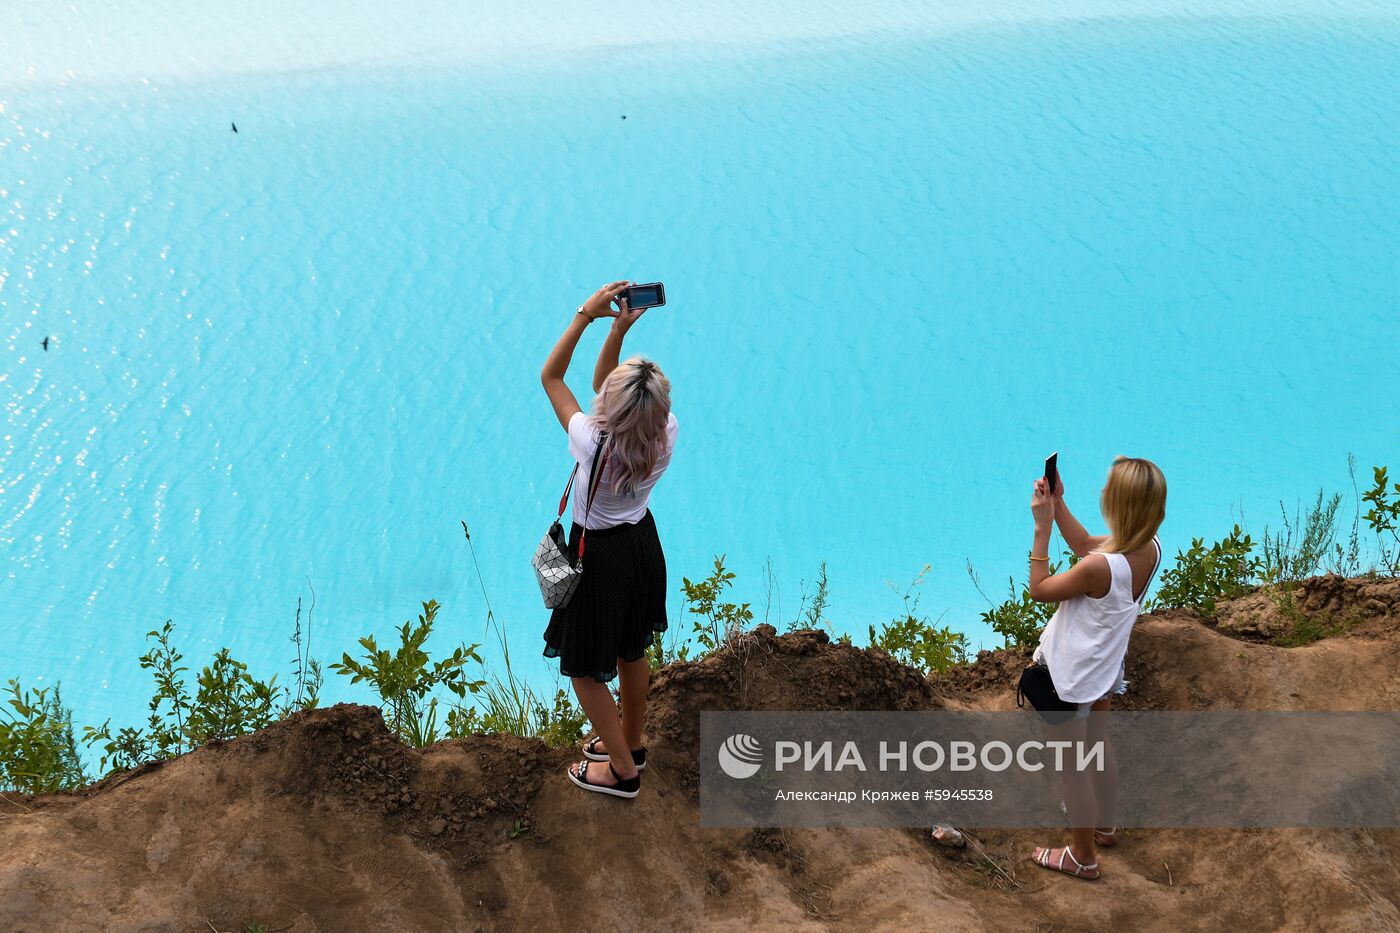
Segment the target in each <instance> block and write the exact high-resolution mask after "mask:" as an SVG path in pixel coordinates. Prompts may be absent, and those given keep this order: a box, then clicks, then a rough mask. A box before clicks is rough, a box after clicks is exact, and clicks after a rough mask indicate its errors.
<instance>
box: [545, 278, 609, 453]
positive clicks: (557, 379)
mask: <svg viewBox="0 0 1400 933" xmlns="http://www.w3.org/2000/svg"><path fill="white" fill-rule="evenodd" d="M626 287H627V283H626V282H625V281H624V282H613V283H611V284H609V285H604V286H603V287H602V288H600V289H598V290H597V291H596V292H594V293H593V295H592V297H590V298H589V299H588V300H587V301H585V302H584V303H583V305H582V306H581V307H580V308H579V310H578V312H576V313H575V314H574V316H573V319H572V320H571V321H569V326H568V327H567V328H565V330H564V335H563V336H562V337H560V338H559V342H558V343H556V344H555V345H554V349H553V350H550V351H549V358H548V359H546V360H545V361H544V368H543V369H541V370H540V383H541V384H542V385H543V386H544V392H545V395H547V396H549V403H550V404H551V405H552V406H554V415H555V417H556V418H558V419H559V423H560V424H561V425H563V426H564V430H565V431H567V430H569V419H570V418H572V417H573V416H574V414H575V412H579V411H582V410H583V409H581V408H580V407H579V404H578V399H577V398H575V397H574V393H573V392H572V391H570V389H569V387H568V385H566V384H565V382H564V374H565V373H567V372H568V371H569V362H570V361H571V360H572V359H573V358H574V348H575V347H577V346H578V341H579V338H580V337H582V336H583V331H584V329H585V328H587V327H588V325H589V324H590V323H591V322H592V321H594V320H596V319H597V318H599V317H601V316H602V315H604V314H609V315H611V313H612V312H611V308H610V305H611V302H612V300H613V297H614V296H615V295H617V293H618V292H620V291H622V289H624V288H626Z"/></svg>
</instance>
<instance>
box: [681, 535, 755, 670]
mask: <svg viewBox="0 0 1400 933" xmlns="http://www.w3.org/2000/svg"><path fill="white" fill-rule="evenodd" d="M733 585H734V574H733V573H732V572H730V571H728V570H726V569H725V567H724V555H723V554H721V555H720V556H719V557H716V558H715V567H714V570H713V571H712V572H711V573H710V575H709V576H708V577H706V578H705V579H703V580H701V581H699V582H698V583H697V582H692V581H691V580H690V578H689V577H685V578H683V579H682V585H681V592H682V593H684V594H685V606H686V611H688V612H689V613H691V614H692V615H694V616H696V618H695V619H694V621H693V627H692V629H691V634H692V635H694V636H695V640H696V641H697V642H699V644H700V647H701V649H702V653H706V654H708V653H709V652H711V651H716V650H718V649H719V647H720V646H721V645H723V644H725V643H726V642H728V641H729V640H730V639H731V638H733V637H734V636H735V635H737V634H739V633H740V632H742V631H743V630H744V628H745V626H747V625H748V623H750V622H752V621H753V611H752V610H751V609H750V608H749V604H748V603H724V602H720V597H721V596H723V595H724V591H725V590H727V589H729V588H730V587H731V586H733Z"/></svg>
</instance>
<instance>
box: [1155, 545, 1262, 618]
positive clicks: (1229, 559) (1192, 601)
mask: <svg viewBox="0 0 1400 933" xmlns="http://www.w3.org/2000/svg"><path fill="white" fill-rule="evenodd" d="M1253 552H1254V541H1253V540H1252V539H1251V538H1250V537H1249V535H1247V534H1244V533H1243V532H1242V531H1241V530H1240V526H1239V525H1236V526H1235V527H1234V528H1233V529H1231V531H1230V533H1229V534H1228V535H1226V536H1225V538H1224V539H1222V540H1220V541H1217V542H1215V543H1214V544H1212V545H1211V546H1210V547H1206V545H1205V540H1204V539H1203V538H1193V539H1192V540H1191V547H1189V548H1188V549H1187V550H1185V551H1177V554H1176V562H1175V563H1174V564H1173V565H1172V566H1171V567H1170V568H1169V569H1167V570H1165V571H1163V572H1162V585H1161V588H1160V589H1158V591H1157V595H1156V596H1155V597H1154V598H1153V600H1152V603H1151V606H1152V608H1153V609H1178V608H1198V609H1199V610H1200V611H1201V613H1202V614H1204V615H1206V616H1212V615H1214V614H1215V604H1216V603H1217V602H1218V601H1219V600H1222V599H1232V598H1234V597H1236V596H1241V595H1243V594H1245V593H1247V592H1249V591H1250V590H1251V589H1252V588H1253V586H1254V584H1255V582H1256V581H1257V580H1258V578H1259V574H1260V572H1261V569H1262V561H1261V560H1260V558H1258V557H1256V556H1254V553H1253Z"/></svg>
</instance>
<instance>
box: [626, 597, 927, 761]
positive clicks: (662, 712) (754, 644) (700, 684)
mask: <svg viewBox="0 0 1400 933" xmlns="http://www.w3.org/2000/svg"><path fill="white" fill-rule="evenodd" d="M939 705H941V703H940V701H939V699H938V696H937V694H936V693H935V692H934V690H933V687H932V685H931V684H930V683H929V682H928V680H927V679H926V678H925V677H923V675H921V674H920V673H919V672H918V671H916V670H913V669H912V668H908V667H905V666H904V665H902V664H900V663H899V662H897V661H895V660H894V659H893V658H891V657H890V656H889V655H887V654H885V653H884V652H883V651H878V650H869V649H863V648H855V647H852V646H851V645H843V644H841V643H839V642H833V641H832V640H831V638H830V637H829V636H828V635H827V633H826V632H823V631H820V630H803V631H797V632H791V633H788V634H786V635H782V636H779V635H778V633H777V630H776V629H774V628H773V626H771V625H760V626H758V627H757V628H755V629H754V630H753V631H751V632H746V633H744V634H743V635H741V636H739V637H738V638H736V639H734V640H733V642H732V643H731V644H730V645H729V646H728V647H726V648H725V650H723V651H719V652H716V653H714V654H711V655H709V656H707V657H705V658H703V659H701V660H699V661H693V662H680V663H677V664H672V665H670V666H668V667H666V668H664V669H662V670H660V671H658V672H657V674H656V676H655V677H654V678H653V680H652V688H651V708H650V710H649V719H648V723H647V726H648V731H649V732H650V733H651V735H652V736H653V741H658V742H659V743H661V744H664V745H666V746H667V747H669V748H671V749H673V750H674V751H676V752H679V753H680V758H681V759H682V760H684V761H687V762H690V763H691V765H690V771H689V775H690V778H691V779H692V782H693V781H694V780H695V779H698V773H699V765H698V755H697V749H698V748H699V744H700V717H699V715H698V712H699V711H700V710H913V709H930V708H934V707H937V706H939Z"/></svg>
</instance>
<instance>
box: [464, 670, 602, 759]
mask: <svg viewBox="0 0 1400 933" xmlns="http://www.w3.org/2000/svg"><path fill="white" fill-rule="evenodd" d="M587 725H588V717H587V716H586V715H584V712H583V710H582V709H580V708H579V706H578V704H576V703H575V702H574V701H573V698H572V697H571V696H570V695H569V692H568V691H567V690H555V691H554V696H553V698H551V699H548V700H547V699H546V697H545V696H544V695H543V694H540V693H536V692H535V690H534V689H533V688H532V687H529V686H527V685H524V684H520V685H518V692H512V691H510V690H509V689H508V687H507V686H506V684H505V682H503V681H501V680H500V679H498V678H493V679H492V681H491V683H489V684H487V685H486V687H485V688H484V689H483V691H482V693H481V699H479V700H478V701H477V705H476V706H471V707H462V706H459V707H456V708H454V709H452V710H450V711H449V712H448V714H447V734H448V735H449V736H450V737H451V738H462V737H463V736H468V735H476V734H484V735H498V734H499V735H518V736H523V737H530V738H538V739H540V740H542V741H543V742H544V743H545V744H546V745H548V746H550V747H551V748H562V747H565V746H569V745H573V744H574V743H576V742H578V740H579V739H581V738H583V732H584V728H585V727H586V726H587Z"/></svg>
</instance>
